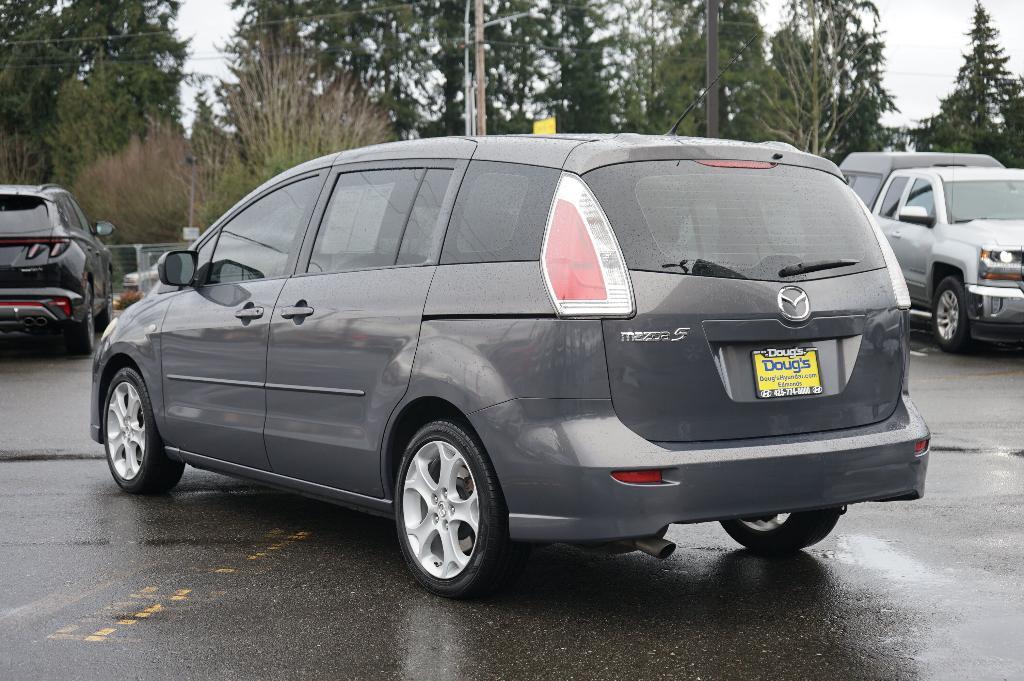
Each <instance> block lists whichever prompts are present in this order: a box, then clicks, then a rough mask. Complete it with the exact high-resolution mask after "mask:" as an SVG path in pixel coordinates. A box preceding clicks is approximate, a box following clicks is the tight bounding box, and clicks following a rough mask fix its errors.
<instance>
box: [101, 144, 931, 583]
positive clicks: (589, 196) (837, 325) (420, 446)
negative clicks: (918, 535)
mask: <svg viewBox="0 0 1024 681" xmlns="http://www.w3.org/2000/svg"><path fill="white" fill-rule="evenodd" d="M159 276H160V280H161V282H162V285H161V287H160V288H159V289H157V291H156V292H155V293H154V294H151V295H150V296H148V297H147V298H146V299H145V300H144V301H142V302H141V303H138V304H136V305H135V306H133V307H131V308H129V309H128V310H127V311H126V312H125V313H124V314H123V315H122V316H121V317H120V319H119V321H118V322H116V323H115V327H114V328H113V330H112V331H110V332H109V333H108V334H107V335H106V337H105V339H104V341H103V343H102V345H101V346H100V348H99V351H98V352H97V354H96V360H95V367H94V374H93V394H92V436H93V438H95V439H96V440H97V441H98V442H102V443H106V451H107V459H108V463H109V466H110V470H111V472H112V473H113V476H114V479H115V481H116V482H117V483H118V484H119V485H120V486H121V487H122V488H124V489H125V490H127V491H129V492H134V493H144V492H158V491H164V490H168V489H170V488H171V487H173V486H174V485H175V484H176V483H177V481H178V479H179V478H180V476H181V474H182V470H183V467H184V465H185V464H186V463H188V464H190V465H193V466H196V467H200V468H206V469H210V470H215V471H219V472H223V473H227V474H231V475H237V476H242V477H246V478H249V479H252V480H256V481H259V482H263V483H266V484H270V485H275V486H279V487H282V488H286V489H290V490H294V491H297V492H299V493H302V494H307V495H311V496H315V497H318V498H322V499H326V500H330V501H333V502H336V503H339V504H343V505H347V506H352V507H355V508H359V509H363V510H365V511H368V512H371V513H377V514H381V515H386V516H389V517H393V518H394V519H395V523H396V527H397V532H398V537H399V544H400V546H401V547H402V552H403V554H404V556H405V558H406V560H407V562H408V563H409V565H410V567H411V569H412V571H413V573H414V574H415V576H416V578H417V579H418V580H419V581H420V583H421V584H423V585H424V586H425V587H426V588H427V589H429V590H431V591H433V592H434V593H438V594H442V595H445V596H449V597H467V596H471V595H474V594H480V593H484V592H486V591H488V590H490V589H493V588H495V587H496V586H499V585H500V584H502V583H504V582H505V581H507V580H508V579H509V578H511V577H512V576H514V575H515V574H516V573H517V571H518V570H519V569H521V567H522V565H523V563H524V561H525V559H526V556H527V552H528V547H529V546H530V545H531V544H537V543H550V542H571V543H575V544H584V545H590V546H595V547H598V546H599V547H602V548H604V549H606V550H612V551H629V550H642V551H645V552H647V553H649V554H652V555H655V556H658V557H665V556H666V555H668V554H669V553H671V551H672V549H673V548H674V545H672V544H671V543H669V542H668V541H666V540H665V539H664V535H665V532H666V529H667V527H668V525H669V524H672V523H696V522H705V521H722V522H723V524H724V526H725V529H726V530H727V531H728V532H729V534H730V535H732V536H733V537H734V538H735V539H736V540H737V541H739V543H741V544H743V545H744V546H747V547H748V548H750V549H751V550H753V551H755V552H760V553H764V554H784V553H790V552H794V551H798V550H800V549H802V548H803V547H805V546H808V545H810V544H813V543H814V542H817V541H819V540H821V539H822V538H824V537H825V536H826V535H827V534H828V533H829V532H830V531H831V530H832V528H833V527H834V526H835V524H836V521H837V520H838V518H839V516H840V515H841V514H842V513H843V512H844V511H845V509H846V506H847V505H848V504H853V503H856V502H863V501H893V500H903V499H916V498H918V497H920V496H921V495H922V494H923V492H924V481H925V471H926V467H927V458H928V457H927V453H928V436H929V434H928V429H927V427H926V426H925V423H924V421H923V420H922V419H921V416H920V414H919V413H918V411H917V409H916V408H915V407H914V405H913V403H912V402H911V400H910V398H909V396H908V394H907V366H908V362H907V359H908V344H907V336H908V324H909V322H908V309H909V307H910V299H909V297H908V294H907V289H906V285H905V283H904V281H903V278H902V275H901V274H900V269H899V266H898V265H897V264H896V263H895V260H894V257H893V255H892V252H891V250H890V249H889V247H888V245H887V243H886V241H885V238H884V237H883V236H881V233H880V232H879V230H878V228H877V226H876V225H875V224H874V222H873V220H872V218H871V216H870V214H869V213H868V211H867V209H866V208H865V207H864V205H863V204H862V203H861V202H860V201H859V199H858V198H857V197H856V196H855V195H854V193H853V192H852V191H851V190H850V188H849V187H848V186H847V185H846V183H845V182H844V181H843V178H842V175H840V173H839V170H838V169H837V168H836V166H835V165H833V164H832V163H830V162H829V161H826V160H824V159H822V158H818V157H815V156H810V155H807V154H802V153H799V152H796V151H792V150H789V149H783V148H781V147H778V146H772V145H759V144H742V143H735V142H725V141H720V140H702V139H688V138H676V137H660V136H657V137H655V136H640V135H618V136H590V137H583V136H580V137H575V136H555V137H487V138H481V139H464V138H459V139H436V140H421V141H410V142H399V143H394V144H387V145H383V146H377V147H371V148H367V149H360V150H355V151H349V152H344V153H341V154H337V155H334V156H328V157H324V158H321V159H318V160H315V161H312V162H309V163H306V164H305V165H302V166H299V167H297V168H295V169H294V170H291V171H289V172H287V173H284V174H283V175H280V176H278V177H276V178H274V179H273V180H271V181H270V182H268V183H267V184H265V185H263V186H262V187H260V188H259V189H257V190H256V191H255V192H253V193H252V194H250V195H249V196H248V197H246V198H245V199H244V200H242V202H240V203H239V204H238V205H237V206H236V207H235V208H233V209H232V210H231V211H230V212H228V213H227V214H226V215H225V216H224V217H223V218H222V219H221V220H220V221H219V222H218V223H217V224H216V225H214V226H213V227H212V228H211V229H210V230H209V231H208V232H207V233H206V234H205V235H204V237H203V238H202V239H200V240H199V241H198V242H197V244H196V245H195V247H194V249H193V250H190V251H176V252H172V253H169V254H167V255H165V256H164V258H163V259H162V260H161V262H160V263H159Z"/></svg>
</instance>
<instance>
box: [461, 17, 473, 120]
mask: <svg viewBox="0 0 1024 681" xmlns="http://www.w3.org/2000/svg"><path fill="white" fill-rule="evenodd" d="M472 2H473V0H466V21H465V23H464V24H463V26H464V32H463V33H464V39H463V45H462V89H463V90H464V92H465V94H464V98H465V105H464V108H465V110H466V111H465V119H466V137H469V136H471V135H472V134H473V83H472V80H471V76H470V73H469V6H470V4H471V3H472Z"/></svg>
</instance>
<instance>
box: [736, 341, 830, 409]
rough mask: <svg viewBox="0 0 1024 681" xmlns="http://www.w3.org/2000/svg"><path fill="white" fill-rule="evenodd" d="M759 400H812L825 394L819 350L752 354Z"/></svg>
mask: <svg viewBox="0 0 1024 681" xmlns="http://www.w3.org/2000/svg"><path fill="white" fill-rule="evenodd" d="M750 357H751V362H752V363H753V365H754V394H755V395H757V398H758V399H761V400H770V399H777V398H780V397H810V396H813V395H821V394H822V393H823V392H824V383H823V382H822V379H821V362H819V361H818V349H817V348H764V349H763V350H754V351H753V352H752V353H751V355H750Z"/></svg>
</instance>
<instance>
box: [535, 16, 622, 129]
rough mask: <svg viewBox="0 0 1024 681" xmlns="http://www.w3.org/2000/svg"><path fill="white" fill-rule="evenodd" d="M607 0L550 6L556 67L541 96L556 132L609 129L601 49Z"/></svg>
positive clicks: (609, 106) (605, 41)
mask: <svg viewBox="0 0 1024 681" xmlns="http://www.w3.org/2000/svg"><path fill="white" fill-rule="evenodd" d="M607 5H608V3H607V2H604V1H603V0H575V1H572V2H570V1H566V2H565V3H564V4H559V5H554V6H553V7H552V15H553V17H552V18H553V19H555V20H556V21H557V22H558V24H559V29H558V31H557V32H556V33H555V35H554V36H553V37H554V39H555V41H556V42H555V45H556V46H557V47H558V49H557V50H555V51H554V60H555V63H556V68H557V72H556V74H555V75H554V79H553V82H552V83H551V88H550V92H549V93H548V94H547V96H546V97H545V98H544V99H545V100H546V102H545V104H546V106H545V107H544V108H545V109H546V111H545V113H550V114H552V115H554V116H555V117H556V119H557V127H558V131H559V132H580V133H591V132H609V131H611V130H612V104H613V102H612V98H611V95H610V93H609V88H608V80H609V78H608V76H609V74H608V69H607V68H606V66H605V52H606V51H607V48H608V42H609V41H608V38H606V37H605V38H598V36H599V35H601V34H603V33H605V32H606V31H607V30H608V20H607V18H606V17H607V13H608V10H609V8H608V6H607Z"/></svg>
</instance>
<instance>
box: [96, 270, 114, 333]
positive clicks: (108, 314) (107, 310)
mask: <svg viewBox="0 0 1024 681" xmlns="http://www.w3.org/2000/svg"><path fill="white" fill-rule="evenodd" d="M113 319H114V290H113V287H111V285H110V282H107V298H106V301H105V302H104V304H103V309H102V310H100V313H99V314H98V315H96V331H99V332H101V333H102V332H103V331H104V330H105V329H106V328H107V327H108V326H110V322H111V321H113Z"/></svg>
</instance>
